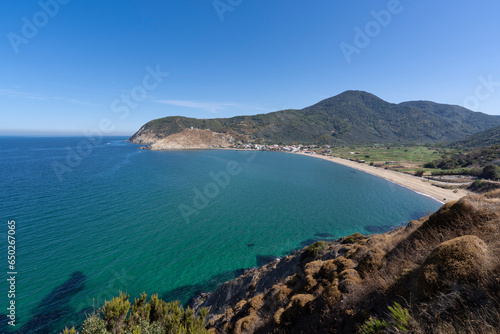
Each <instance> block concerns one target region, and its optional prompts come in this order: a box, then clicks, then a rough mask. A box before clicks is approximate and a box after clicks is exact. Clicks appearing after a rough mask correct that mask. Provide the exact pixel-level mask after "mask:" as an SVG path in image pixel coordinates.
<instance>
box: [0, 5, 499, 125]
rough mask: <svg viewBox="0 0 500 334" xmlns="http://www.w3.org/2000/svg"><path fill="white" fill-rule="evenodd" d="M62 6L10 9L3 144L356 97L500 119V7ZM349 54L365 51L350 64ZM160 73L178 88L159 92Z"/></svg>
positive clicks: (2, 29)
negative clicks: (346, 94)
mask: <svg viewBox="0 0 500 334" xmlns="http://www.w3.org/2000/svg"><path fill="white" fill-rule="evenodd" d="M58 1H59V2H56V0H41V1H40V2H39V1H28V0H25V1H2V3H1V4H0V33H1V42H0V110H1V115H2V116H1V123H0V134H14V133H17V134H40V133H44V134H50V133H53V134H67V133H74V134H81V133H82V131H85V130H87V131H92V130H93V129H98V128H99V124H100V122H101V121H102V120H103V119H108V121H109V122H111V123H110V124H111V125H112V127H113V129H114V130H113V132H112V133H111V134H126V135H130V134H132V133H133V132H135V131H136V130H137V129H139V127H140V126H142V125H143V124H144V123H146V122H148V121H149V120H152V119H155V118H160V117H164V116H171V115H183V116H188V117H198V118H214V117H229V116H235V115H240V114H256V113H264V112H270V111H276V110H281V109H285V108H303V107H306V106H309V105H311V104H314V103H316V102H318V101H320V100H322V99H324V98H327V97H330V96H334V95H337V94H339V93H341V92H343V91H345V90H350V89H355V90H365V91H368V92H371V93H373V94H375V95H377V96H379V97H381V98H382V99H384V100H386V101H389V102H394V103H399V102H402V101H408V100H432V101H436V102H441V103H449V104H458V105H465V106H468V107H470V108H472V109H473V110H476V111H483V112H485V113H489V114H497V115H498V114H500V20H499V19H498V15H499V13H500V2H498V1H497V0H484V1H477V2H473V1H451V0H444V1H431V0H413V1H411V0H401V1H399V5H398V1H394V0H390V1H388V0H383V1H379V0H365V1H340V0H328V1H327V0H322V1H314V2H305V1H298V0H286V1H285V0H274V1H272V0H271V1H270V0H266V1H256V0H252V1H250V0H242V1H241V0H218V2H214V1H213V0H182V1H172V0H162V1H157V0H150V1H139V0H120V1H117V0H113V1H111V0H109V1H102V0H100V1H96V0H87V1H76V0H71V1H69V0H58ZM40 3H42V4H46V5H45V6H41V5H40ZM54 3H57V4H58V8H56V7H55V6H54ZM214 3H215V4H217V6H218V7H217V8H218V9H216V7H215V6H214ZM231 3H232V5H230V4H231ZM43 7H45V9H44V8H43ZM388 8H389V9H390V10H392V13H391V12H389V13H391V17H390V18H388V16H387V15H385V16H384V15H382V14H381V16H380V17H379V20H380V22H381V23H375V22H376V21H375V18H374V16H373V14H372V13H371V12H372V11H374V12H377V13H380V11H381V10H386V11H387V10H388ZM384 13H386V14H387V12H384ZM30 28H31V29H30ZM33 28H35V29H36V30H33ZM356 28H359V29H360V30H361V31H364V32H363V34H365V33H366V31H367V29H368V32H369V35H371V36H368V38H369V40H368V41H367V40H366V39H364V40H363V38H361V37H359V36H358V39H357V40H356V41H355V37H356V35H357V34H358V32H357V30H355V29H356ZM358 31H359V30H358ZM342 43H344V44H342ZM356 43H357V44H356ZM341 45H344V47H345V46H346V45H350V46H352V48H356V49H355V50H356V52H352V53H351V54H350V56H349V57H348V58H350V62H348V61H347V58H346V56H345V54H344V53H345V51H344V52H343V51H342V48H341ZM350 50H351V51H352V50H354V49H350ZM157 67H158V68H159V70H160V71H161V72H168V73H169V74H168V76H164V75H162V76H160V77H157V79H158V81H155V80H154V77H152V76H151V75H150V74H148V73H149V72H148V70H147V68H149V71H154V70H155V69H156V68H157ZM481 78H482V79H481ZM144 80H146V81H144ZM488 81H490V84H484V82H488ZM144 82H145V84H144ZM491 82H493V83H491ZM478 86H480V87H479V88H478ZM132 92H133V93H134V94H135V95H134V97H132V99H131V100H128V102H127V101H126V96H127V94H131V93H132ZM144 93H146V95H144ZM126 103H128V104H126Z"/></svg>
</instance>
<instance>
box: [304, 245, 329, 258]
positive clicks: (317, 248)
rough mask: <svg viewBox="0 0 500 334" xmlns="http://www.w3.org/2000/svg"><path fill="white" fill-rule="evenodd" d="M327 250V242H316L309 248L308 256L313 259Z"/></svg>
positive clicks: (307, 250)
mask: <svg viewBox="0 0 500 334" xmlns="http://www.w3.org/2000/svg"><path fill="white" fill-rule="evenodd" d="M327 248H328V242H327V241H316V242H315V243H313V244H312V245H310V246H309V247H307V249H306V254H307V255H309V256H312V257H316V256H318V255H319V254H320V253H322V252H323V251H324V250H325V249H327Z"/></svg>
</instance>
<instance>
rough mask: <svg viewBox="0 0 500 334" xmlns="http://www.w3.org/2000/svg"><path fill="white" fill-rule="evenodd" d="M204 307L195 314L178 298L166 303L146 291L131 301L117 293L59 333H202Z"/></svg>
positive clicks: (204, 328)
mask: <svg viewBox="0 0 500 334" xmlns="http://www.w3.org/2000/svg"><path fill="white" fill-rule="evenodd" d="M207 314H208V310H207V309H204V308H202V309H201V310H200V312H199V314H195V312H194V311H193V309H191V308H190V307H188V308H186V309H184V308H183V307H182V306H181V305H180V303H179V302H178V301H176V302H170V303H167V302H165V301H163V300H161V299H159V298H158V295H157V294H155V295H152V296H151V298H150V299H149V301H148V300H147V295H146V293H143V294H142V295H141V296H140V298H135V299H134V302H133V303H132V304H131V303H130V301H129V295H127V294H124V293H122V292H120V295H119V296H118V297H114V298H113V299H112V300H111V301H107V302H106V303H105V304H104V307H103V308H102V309H101V310H97V311H95V312H94V313H92V314H91V315H89V316H87V319H86V320H85V321H84V322H83V324H82V325H81V331H79V330H77V329H76V328H75V327H72V328H71V329H69V328H65V329H64V331H63V333H62V334H80V333H81V334H141V333H143V334H144V333H147V334H174V333H175V334H188V333H189V334H206V333H208V331H207V330H206V327H205V318H206V316H207Z"/></svg>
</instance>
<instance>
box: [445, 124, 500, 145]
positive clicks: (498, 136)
mask: <svg viewBox="0 0 500 334" xmlns="http://www.w3.org/2000/svg"><path fill="white" fill-rule="evenodd" d="M453 145H454V146H462V147H485V146H491V145H500V126H496V127H494V128H491V129H488V130H485V131H481V132H479V133H476V134H474V135H472V136H469V137H466V138H464V139H462V140H459V141H456V142H454V143H453Z"/></svg>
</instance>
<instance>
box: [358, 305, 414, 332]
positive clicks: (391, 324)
mask: <svg viewBox="0 0 500 334" xmlns="http://www.w3.org/2000/svg"><path fill="white" fill-rule="evenodd" d="M388 310H389V317H390V319H389V320H384V319H382V320H380V319H377V318H371V317H370V319H368V320H367V321H365V323H364V324H362V325H361V326H359V332H360V333H361V334H377V333H406V332H410V331H412V330H414V329H416V328H415V327H416V323H415V320H414V319H413V318H412V317H411V315H410V312H408V310H407V309H406V308H403V307H402V306H401V305H400V304H398V303H396V302H394V304H393V306H389V307H388Z"/></svg>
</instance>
